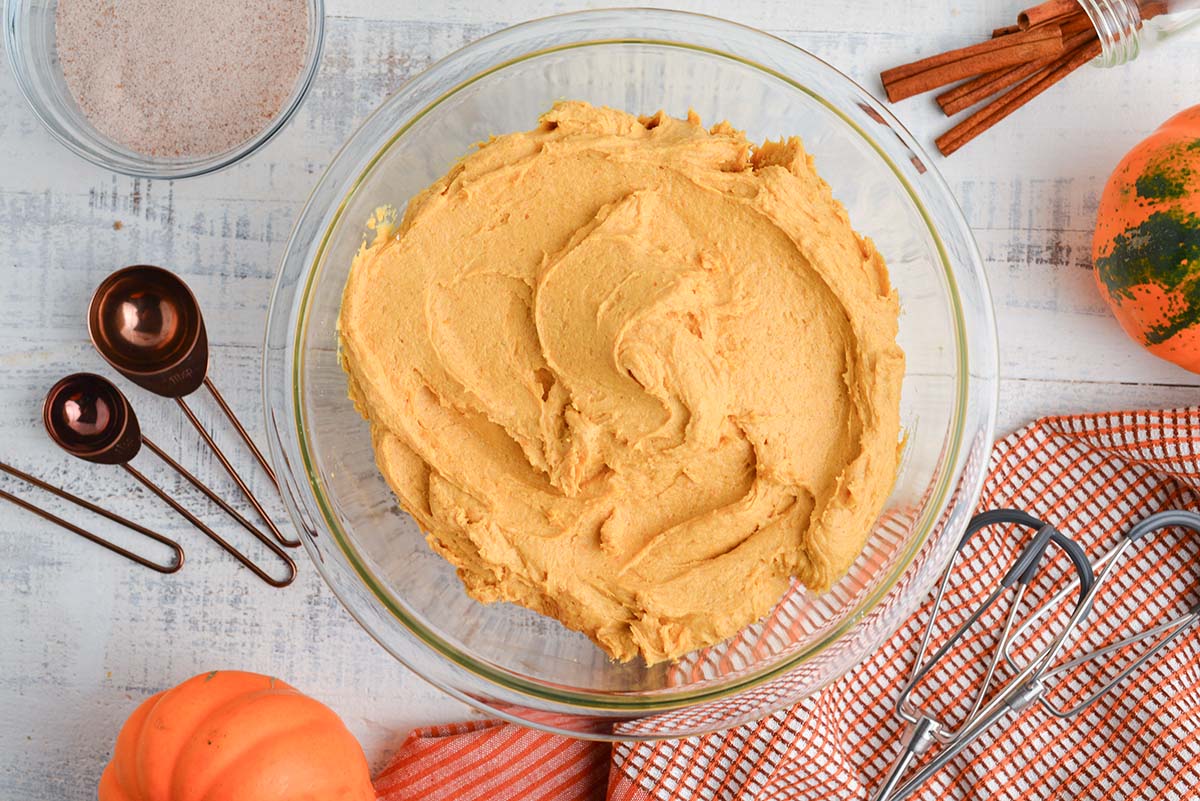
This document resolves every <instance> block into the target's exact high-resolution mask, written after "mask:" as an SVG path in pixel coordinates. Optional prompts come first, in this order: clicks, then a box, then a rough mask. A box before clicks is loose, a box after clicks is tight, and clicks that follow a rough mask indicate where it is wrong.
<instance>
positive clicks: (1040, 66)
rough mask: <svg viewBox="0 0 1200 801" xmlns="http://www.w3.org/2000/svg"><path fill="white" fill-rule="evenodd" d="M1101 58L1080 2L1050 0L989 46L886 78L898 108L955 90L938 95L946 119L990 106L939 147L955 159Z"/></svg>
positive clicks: (999, 31) (1020, 17)
mask: <svg viewBox="0 0 1200 801" xmlns="http://www.w3.org/2000/svg"><path fill="white" fill-rule="evenodd" d="M1098 55H1100V41H1099V38H1098V37H1097V35H1096V31H1095V28H1093V27H1092V22H1091V20H1090V19H1089V18H1088V16H1087V14H1085V13H1084V11H1083V9H1082V8H1081V7H1080V6H1079V3H1078V2H1076V0H1048V2H1044V3H1041V4H1039V5H1036V6H1033V7H1032V8H1027V9H1025V10H1024V11H1022V12H1021V13H1020V14H1019V15H1018V16H1017V23H1016V24H1015V25H1008V26H1005V27H1003V28H997V29H996V30H994V31H992V36H991V38H990V39H989V40H987V41H985V42H980V43H979V44H974V45H970V46H969V47H963V48H959V49H958V50H951V51H949V52H947V53H940V54H938V55H936V56H930V57H929V58H923V59H921V60H920V61H914V62H912V63H911V64H904V65H901V66H899V67H895V68H893V69H890V70H885V71H884V72H883V73H881V74H880V76H879V77H880V79H881V80H882V81H883V88H884V90H885V91H886V92H887V96H888V99H889V100H891V101H892V102H893V103H894V102H897V101H899V100H903V99H905V98H907V97H912V96H913V95H918V94H922V93H924V92H929V91H932V90H934V89H940V88H941V87H943V86H951V85H952V84H953V86H951V88H949V89H947V90H945V91H943V92H942V93H941V94H939V95H938V96H937V103H938V106H940V107H941V109H942V111H943V112H944V113H945V114H946V116H947V117H949V116H953V115H954V114H957V113H958V112H960V111H964V110H966V109H968V108H970V107H972V106H974V105H976V104H979V103H984V105H982V106H980V108H979V109H978V110H977V111H975V112H974V113H972V114H970V115H969V116H968V117H966V118H965V119H963V120H962V121H961V122H959V123H958V124H957V125H955V126H954V127H953V128H951V129H950V130H948V131H946V133H944V134H942V135H941V136H939V137H938V138H937V140H936V142H935V143H936V145H937V149H938V150H939V151H940V152H941V153H942V155H943V156H949V155H950V154H951V153H953V152H954V151H956V150H958V149H959V148H960V147H962V146H963V145H965V144H966V143H967V142H970V141H971V140H972V139H974V138H975V137H977V136H979V135H980V134H981V133H983V132H984V131H987V130H988V129H989V128H991V127H992V126H993V125H995V124H996V123H997V122H999V121H1000V120H1002V119H1004V118H1005V117H1007V116H1008V115H1009V114H1012V113H1013V112H1014V111H1016V110H1017V109H1019V108H1020V107H1021V106H1023V105H1025V104H1026V103H1028V102H1029V101H1030V100H1032V99H1033V98H1035V97H1037V96H1038V95H1040V94H1041V93H1042V92H1045V91H1046V90H1047V89H1049V88H1050V87H1052V86H1054V85H1055V84H1056V83H1058V82H1059V81H1061V80H1062V79H1063V78H1065V77H1066V76H1068V75H1070V74H1071V73H1072V72H1074V71H1075V70H1076V69H1078V68H1079V67H1081V66H1083V65H1084V64H1086V63H1087V62H1089V61H1091V60H1092V59H1094V58H1095V57H1096V56H1098ZM984 101H986V102H984Z"/></svg>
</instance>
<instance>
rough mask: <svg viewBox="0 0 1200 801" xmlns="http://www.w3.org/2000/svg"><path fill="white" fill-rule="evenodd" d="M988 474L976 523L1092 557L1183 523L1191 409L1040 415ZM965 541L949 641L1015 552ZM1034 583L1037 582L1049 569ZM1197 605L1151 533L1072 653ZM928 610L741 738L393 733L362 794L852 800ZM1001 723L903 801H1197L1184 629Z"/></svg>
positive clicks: (1190, 541) (1193, 419)
mask: <svg viewBox="0 0 1200 801" xmlns="http://www.w3.org/2000/svg"><path fill="white" fill-rule="evenodd" d="M989 469H990V473H989V476H988V479H987V481H986V483H985V484H984V488H983V495H982V498H981V500H980V509H991V508H1000V507H1014V508H1018V509H1024V510H1026V511H1029V512H1030V513H1032V514H1034V515H1035V516H1037V517H1039V518H1041V519H1043V520H1045V521H1047V522H1050V523H1052V524H1053V525H1055V526H1056V527H1057V528H1059V529H1060V530H1061V531H1063V532H1064V533H1066V534H1069V535H1070V536H1072V537H1074V538H1075V539H1076V540H1077V541H1078V542H1079V543H1080V544H1081V545H1083V546H1085V548H1086V549H1087V551H1088V554H1089V556H1090V557H1091V558H1092V559H1093V560H1094V559H1095V558H1096V557H1097V556H1098V555H1099V554H1101V553H1103V552H1104V550H1106V549H1107V548H1108V547H1109V546H1111V545H1112V544H1114V542H1115V540H1116V538H1117V537H1118V536H1119V535H1120V533H1121V532H1123V531H1125V530H1126V529H1127V528H1128V527H1129V526H1130V525H1131V524H1132V523H1134V522H1136V521H1137V520H1139V519H1141V518H1142V517H1145V516H1147V515H1149V514H1151V513H1153V512H1156V511H1161V510H1163V509H1169V508H1184V509H1192V510H1196V511H1200V408H1193V409H1181V410H1176V411H1161V412H1159V411H1140V412H1119V413H1111V414H1098V415H1081V416H1074V417H1048V418H1043V419H1041V420H1039V421H1037V422H1035V423H1033V424H1032V425H1030V426H1028V427H1027V428H1025V429H1023V430H1021V431H1018V432H1017V433H1015V434H1012V435H1011V436H1009V437H1006V438H1005V439H1003V440H1001V441H1000V442H998V443H997V444H996V447H995V449H994V450H993V452H992V456H991V462H990V465H989ZM1024 535H1027V532H1025V533H1024ZM976 539H977V540H978V542H975V541H973V542H972V544H971V546H970V552H969V553H964V556H966V557H969V558H966V559H963V560H961V561H960V562H959V563H958V564H957V565H956V567H955V570H956V572H957V571H961V572H963V575H962V576H956V577H955V578H962V579H963V580H962V581H954V580H952V581H951V590H950V591H949V592H948V594H947V596H946V601H945V605H944V610H945V611H944V612H943V615H942V616H943V617H945V618H946V619H947V620H948V621H949V622H948V623H947V627H946V628H947V630H949V628H950V627H952V626H953V625H957V624H958V623H959V622H961V620H962V619H963V617H964V616H965V614H966V612H967V611H969V610H970V609H971V608H972V606H971V604H972V602H978V600H979V599H980V598H981V597H982V595H983V594H986V592H987V591H988V590H989V589H990V588H991V586H993V582H994V580H995V578H996V577H997V576H999V575H1000V573H1001V572H1002V571H1003V570H1004V569H1005V567H1006V566H1007V565H1008V564H1009V563H1010V558H1009V557H1011V556H1012V555H1013V554H1014V553H1015V552H1016V550H1017V548H1018V547H1019V544H1020V541H1019V539H1018V538H1017V536H1016V535H1015V534H1014V532H1011V531H1007V530H1005V529H1000V528H996V529H989V530H985V531H984V532H981V533H980V534H979V535H977V537H976ZM1045 581H1046V582H1047V583H1049V582H1051V581H1052V576H1051V575H1050V574H1049V571H1047V575H1046V579H1045ZM1043 589H1044V588H1043ZM1198 599H1200V542H1198V541H1197V538H1196V537H1195V536H1194V535H1192V536H1188V535H1185V534H1183V533H1180V532H1171V531H1167V532H1162V533H1161V534H1159V535H1156V536H1154V537H1153V538H1152V539H1150V540H1148V541H1146V542H1143V543H1142V544H1140V545H1139V546H1138V548H1137V549H1136V551H1134V553H1133V555H1132V556H1131V557H1130V558H1129V559H1128V561H1126V562H1125V563H1124V564H1123V567H1122V569H1121V570H1120V572H1118V573H1117V574H1115V575H1114V577H1113V578H1112V580H1111V583H1109V584H1107V586H1106V588H1105V591H1104V592H1103V593H1102V594H1101V595H1100V596H1099V597H1098V599H1097V605H1096V609H1095V611H1094V612H1093V614H1092V615H1091V616H1089V619H1088V628H1087V629H1086V631H1085V632H1084V634H1083V639H1082V645H1083V647H1085V648H1087V649H1088V650H1090V649H1091V648H1094V647H1098V646H1099V645H1100V644H1103V643H1105V642H1112V641H1114V640H1115V639H1117V638H1119V637H1122V636H1126V635H1128V634H1130V633H1133V632H1134V631H1137V630H1139V629H1141V628H1143V627H1145V626H1147V625H1149V624H1151V623H1153V622H1158V621H1159V620H1161V619H1162V618H1161V615H1174V614H1178V613H1179V612H1180V611H1182V610H1184V609H1186V608H1187V607H1189V606H1191V605H1194V604H1196V602H1197V600H1198ZM928 609H929V604H928V603H927V604H926V606H925V607H924V608H923V609H921V610H920V611H918V612H917V613H916V614H914V615H913V616H912V617H911V618H910V619H909V620H907V621H906V622H905V623H904V624H903V625H902V626H900V628H899V629H898V630H897V632H896V633H895V635H893V636H892V638H891V639H890V640H889V641H888V642H886V643H885V644H884V645H883V647H881V648H880V649H879V651H878V652H876V653H875V654H874V655H873V656H871V657H870V658H868V659H867V660H866V661H865V662H863V663H862V664H861V665H859V666H858V667H857V668H856V669H854V670H853V671H851V672H850V673H849V674H847V675H846V676H844V677H843V678H841V679H839V680H838V681H836V682H834V683H833V684H831V685H830V686H829V687H827V688H826V689H825V690H823V691H821V692H820V693H818V694H816V695H814V696H811V697H809V698H806V699H804V700H803V701H801V702H800V703H798V704H797V705H796V706H794V707H792V708H790V709H786V710H781V711H779V712H776V713H775V714H773V715H771V716H769V717H767V718H765V719H763V720H761V721H758V722H757V723H752V724H747V725H744V726H740V727H738V728H735V729H731V730H728V731H724V732H718V733H715V734H710V735H706V736H702V737H692V738H688V739H685V740H670V741H664V742H658V743H619V744H617V745H615V746H612V747H609V746H608V745H605V744H597V743H588V742H582V741H577V740H571V739H568V738H565V737H559V736H556V735H550V734H544V733H540V732H536V731H533V730H530V729H525V728H521V727H518V726H513V725H511V724H506V723H499V722H493V721H479V722H472V723H463V724H456V725H452V726H436V727H432V728H428V729H421V730H418V731H415V732H413V733H412V734H411V735H409V737H408V739H407V740H406V741H405V742H404V744H403V746H402V747H401V749H400V751H399V753H398V754H397V755H396V756H395V758H394V759H393V760H392V762H391V764H390V765H389V766H388V767H387V768H386V769H385V770H384V771H383V772H382V773H381V774H380V775H379V777H378V778H377V780H376V788H377V790H378V794H379V798H380V799H381V800H382V801H408V799H422V801H442V800H443V799H445V801H449V800H450V799H455V801H476V799H478V801H484V799H487V801H509V800H510V799H511V800H513V801H515V800H516V799H521V800H522V801H567V800H568V799H571V800H574V799H580V800H582V799H588V800H589V801H590V800H591V799H596V800H597V801H599V800H600V799H605V798H607V799H609V800H610V801H668V799H669V800H670V801H675V799H721V800H722V801H726V800H728V801H750V800H751V799H754V801H758V800H759V799H762V800H763V801H768V800H770V801H775V800H778V801H784V799H786V800H787V801H806V800H807V799H824V798H831V799H843V798H845V799H864V801H865V799H867V798H869V796H870V792H871V791H872V790H873V789H875V788H876V787H877V786H878V785H879V783H880V780H881V777H882V775H883V774H884V772H885V771H886V770H887V769H888V767H889V766H890V764H891V761H892V758H893V757H894V755H895V753H896V751H897V749H898V748H899V738H900V736H901V734H902V731H903V727H902V725H901V723H900V721H899V720H898V718H897V717H896V715H895V711H894V704H895V699H896V695H897V693H898V692H899V689H900V687H901V686H902V685H903V684H904V682H905V681H906V680H907V677H908V675H909V670H910V667H911V663H912V660H913V659H914V657H915V652H916V645H917V641H918V639H919V637H920V633H921V631H922V630H923V628H924V626H925V623H926V614H927V612H928ZM964 610H966V611H964ZM992 622H993V623H994V622H995V621H994V620H993V621H992ZM983 628H984V629H985V631H984V634H986V633H987V632H986V628H987V626H985V627H983ZM989 645H990V640H988V637H986V636H974V637H970V638H968V639H967V641H966V642H965V644H964V645H963V647H962V648H960V649H958V650H959V651H961V652H962V654H961V655H962V656H964V657H972V656H977V655H978V654H980V653H983V651H984V649H985V648H986V647H987V646H989ZM1122 656H1124V655H1118V656H1115V657H1114V660H1118V659H1120V658H1121V657H1122ZM1110 668H1111V673H1115V672H1116V669H1119V664H1118V663H1117V662H1116V661H1114V662H1110V663H1104V664H1103V665H1101V666H1099V667H1096V666H1093V667H1092V668H1088V669H1080V670H1078V671H1075V673H1074V674H1072V675H1070V676H1068V677H1067V680H1066V683H1065V684H1064V685H1063V686H1062V687H1061V688H1060V689H1061V691H1062V692H1064V693H1066V696H1071V695H1074V696H1076V697H1078V696H1079V695H1081V694H1082V693H1083V689H1084V688H1086V686H1087V683H1088V682H1094V681H1096V680H1097V679H1098V678H1102V677H1103V675H1104V671H1105V670H1106V669H1110ZM1089 671H1090V672H1089ZM1097 671H1099V672H1097ZM964 675H967V674H965V673H964ZM971 675H973V674H971ZM943 678H944V679H946V680H948V682H949V683H948V684H945V685H942V686H944V687H947V688H949V689H948V690H946V691H945V692H944V693H943V695H944V696H947V697H946V698H943V700H944V701H946V702H947V703H949V704H950V705H951V706H953V704H954V703H955V702H959V701H962V699H963V698H967V697H968V693H967V690H969V688H970V681H969V680H960V679H961V677H960V676H956V675H954V674H951V675H949V676H948V677H943ZM1066 696H1064V697H1066ZM1009 724H1010V725H1008V726H1007V728H996V729H994V730H992V731H989V732H988V733H986V734H985V735H984V736H983V737H982V738H981V739H980V740H979V741H977V742H976V743H975V744H973V745H972V746H970V747H968V748H967V749H966V751H964V752H963V753H962V754H960V755H959V756H958V758H957V759H956V760H954V761H953V762H952V763H950V765H948V766H947V767H946V768H945V769H944V770H943V771H941V772H940V773H939V774H938V775H937V776H936V777H935V778H933V779H931V780H930V781H929V782H928V783H927V784H926V785H925V787H924V788H922V791H921V792H920V793H918V794H917V796H916V797H918V798H920V799H923V801H931V800H932V799H984V798H987V799H993V798H995V799H1011V801H1017V799H1022V800H1025V799H1059V798H1061V799H1081V800H1082V799H1094V800H1095V801H1115V800H1116V799H1122V800H1124V799H1183V798H1197V797H1200V789H1198V788H1200V630H1197V631H1194V632H1187V633H1186V634H1185V635H1184V636H1181V637H1180V638H1178V639H1177V640H1176V641H1174V642H1173V643H1172V644H1171V645H1170V646H1168V647H1167V648H1166V649H1164V650H1163V651H1162V652H1160V653H1159V654H1158V655H1157V656H1156V657H1155V658H1154V659H1153V660H1152V661H1151V662H1150V663H1148V664H1147V665H1146V666H1144V667H1143V668H1142V669H1141V670H1140V671H1139V672H1138V673H1136V674H1135V675H1134V676H1133V677H1132V678H1131V679H1129V680H1128V681H1126V682H1125V683H1124V684H1122V685H1121V687H1120V688H1119V691H1118V692H1115V693H1112V694H1109V695H1107V696H1105V697H1104V698H1102V699H1101V700H1099V701H1097V702H1096V703H1095V704H1093V705H1092V706H1090V707H1088V708H1087V709H1085V710H1084V711H1083V712H1082V713H1080V714H1079V715H1078V716H1076V717H1074V718H1071V719H1068V720H1060V719H1058V718H1055V717H1052V716H1050V715H1049V714H1047V713H1046V712H1045V711H1044V710H1043V709H1041V707H1040V706H1039V705H1037V704H1034V705H1032V706H1031V707H1029V708H1027V709H1026V710H1024V711H1023V712H1022V713H1020V714H1019V715H1016V716H1015V717H1013V718H1010V719H1009Z"/></svg>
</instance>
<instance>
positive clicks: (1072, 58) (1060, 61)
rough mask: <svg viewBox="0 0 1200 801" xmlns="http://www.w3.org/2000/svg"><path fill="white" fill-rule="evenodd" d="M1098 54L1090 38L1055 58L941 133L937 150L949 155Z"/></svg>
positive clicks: (1095, 41)
mask: <svg viewBox="0 0 1200 801" xmlns="http://www.w3.org/2000/svg"><path fill="white" fill-rule="evenodd" d="M1098 55H1100V42H1099V40H1097V39H1095V38H1090V39H1089V40H1088V41H1087V42H1085V43H1084V44H1082V45H1079V46H1077V47H1076V48H1075V49H1073V50H1070V51H1068V52H1066V53H1064V54H1063V55H1061V56H1059V57H1058V58H1055V59H1053V60H1052V63H1051V64H1050V65H1048V66H1046V67H1043V68H1042V70H1041V71H1040V72H1039V73H1037V74H1036V75H1034V76H1033V77H1031V78H1030V79H1029V80H1027V81H1026V82H1024V83H1022V84H1019V85H1017V86H1016V87H1014V88H1013V89H1010V90H1009V91H1008V92H1006V93H1004V94H1003V95H1001V96H1000V97H998V98H997V99H996V100H995V101H993V102H992V103H989V104H988V105H986V106H984V107H983V108H981V109H980V110H979V111H977V112H975V113H974V114H972V115H971V116H969V117H967V118H966V119H965V120H963V121H962V122H960V123H959V124H958V125H955V126H954V127H953V128H951V129H950V130H948V131H946V133H944V134H942V135H941V136H939V137H938V138H937V140H936V142H935V144H936V145H937V149H938V150H939V151H940V152H941V154H942V155H943V156H949V155H950V154H951V153H953V152H954V151H956V150H958V149H959V148H960V147H962V146H963V145H965V144H966V143H967V142H970V141H971V140H972V139H974V138H975V137H977V136H979V135H980V134H981V133H983V132H984V131H987V130H988V129H989V128H991V127H992V126H993V125H995V124H996V123H998V122H1000V120H1002V119H1004V118H1005V117H1007V116H1008V115H1010V114H1012V113H1013V112H1014V111H1016V110H1017V109H1019V108H1021V106H1024V105H1025V104H1026V103H1028V102H1029V101H1030V100H1032V99H1033V98H1035V97H1037V96H1038V95H1040V94H1041V93H1042V92H1045V91H1046V90H1047V89H1049V88H1050V87H1052V86H1054V85H1055V84H1056V83H1058V82H1059V81H1061V80H1062V79H1063V78H1065V77H1066V76H1067V75H1070V74H1071V73H1072V72H1074V71H1075V70H1077V69H1079V68H1080V67H1082V66H1083V65H1084V64H1086V63H1088V62H1089V61H1091V60H1092V59H1094V58H1095V57H1096V56H1098Z"/></svg>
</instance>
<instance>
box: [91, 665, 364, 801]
mask: <svg viewBox="0 0 1200 801" xmlns="http://www.w3.org/2000/svg"><path fill="white" fill-rule="evenodd" d="M374 799H375V793H374V791H373V789H372V787H371V778H370V773H369V770H368V768H367V761H366V758H365V757H364V756H363V752H362V748H360V747H359V745H358V742H357V741H356V740H355V739H354V737H353V735H351V734H350V732H349V730H348V729H346V727H345V725H344V724H343V723H342V721H341V719H340V718H338V716H337V715H336V714H334V712H333V711H332V710H331V709H329V707H327V706H325V705H324V704H322V703H320V702H319V701H316V700H314V699H312V698H309V697H308V696H306V695H303V694H301V693H300V692H299V691H297V690H296V689H294V688H292V687H289V686H288V685H287V684H284V683H283V682H281V681H279V680H278V679H274V678H270V677H268V676H260V675H258V674H256V673H242V672H238V671H214V672H212V673H206V674H202V675H200V676H196V677H195V678H192V679H189V680H187V681H185V682H184V683H183V684H180V685H179V686H178V687H175V688H174V689H171V690H167V691H165V692H161V693H159V694H158V695H155V696H153V697H151V698H149V699H147V700H146V701H145V702H144V703H142V705H141V706H139V707H138V708H137V709H136V710H135V711H134V713H133V714H132V715H130V717H129V720H128V721H126V723H125V725H124V726H123V727H122V729H121V733H120V734H119V735H118V736H117V745H116V748H115V749H114V752H113V758H112V762H110V763H109V764H108V767H106V768H105V769H104V773H103V775H102V776H101V778H100V792H99V801H374Z"/></svg>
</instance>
